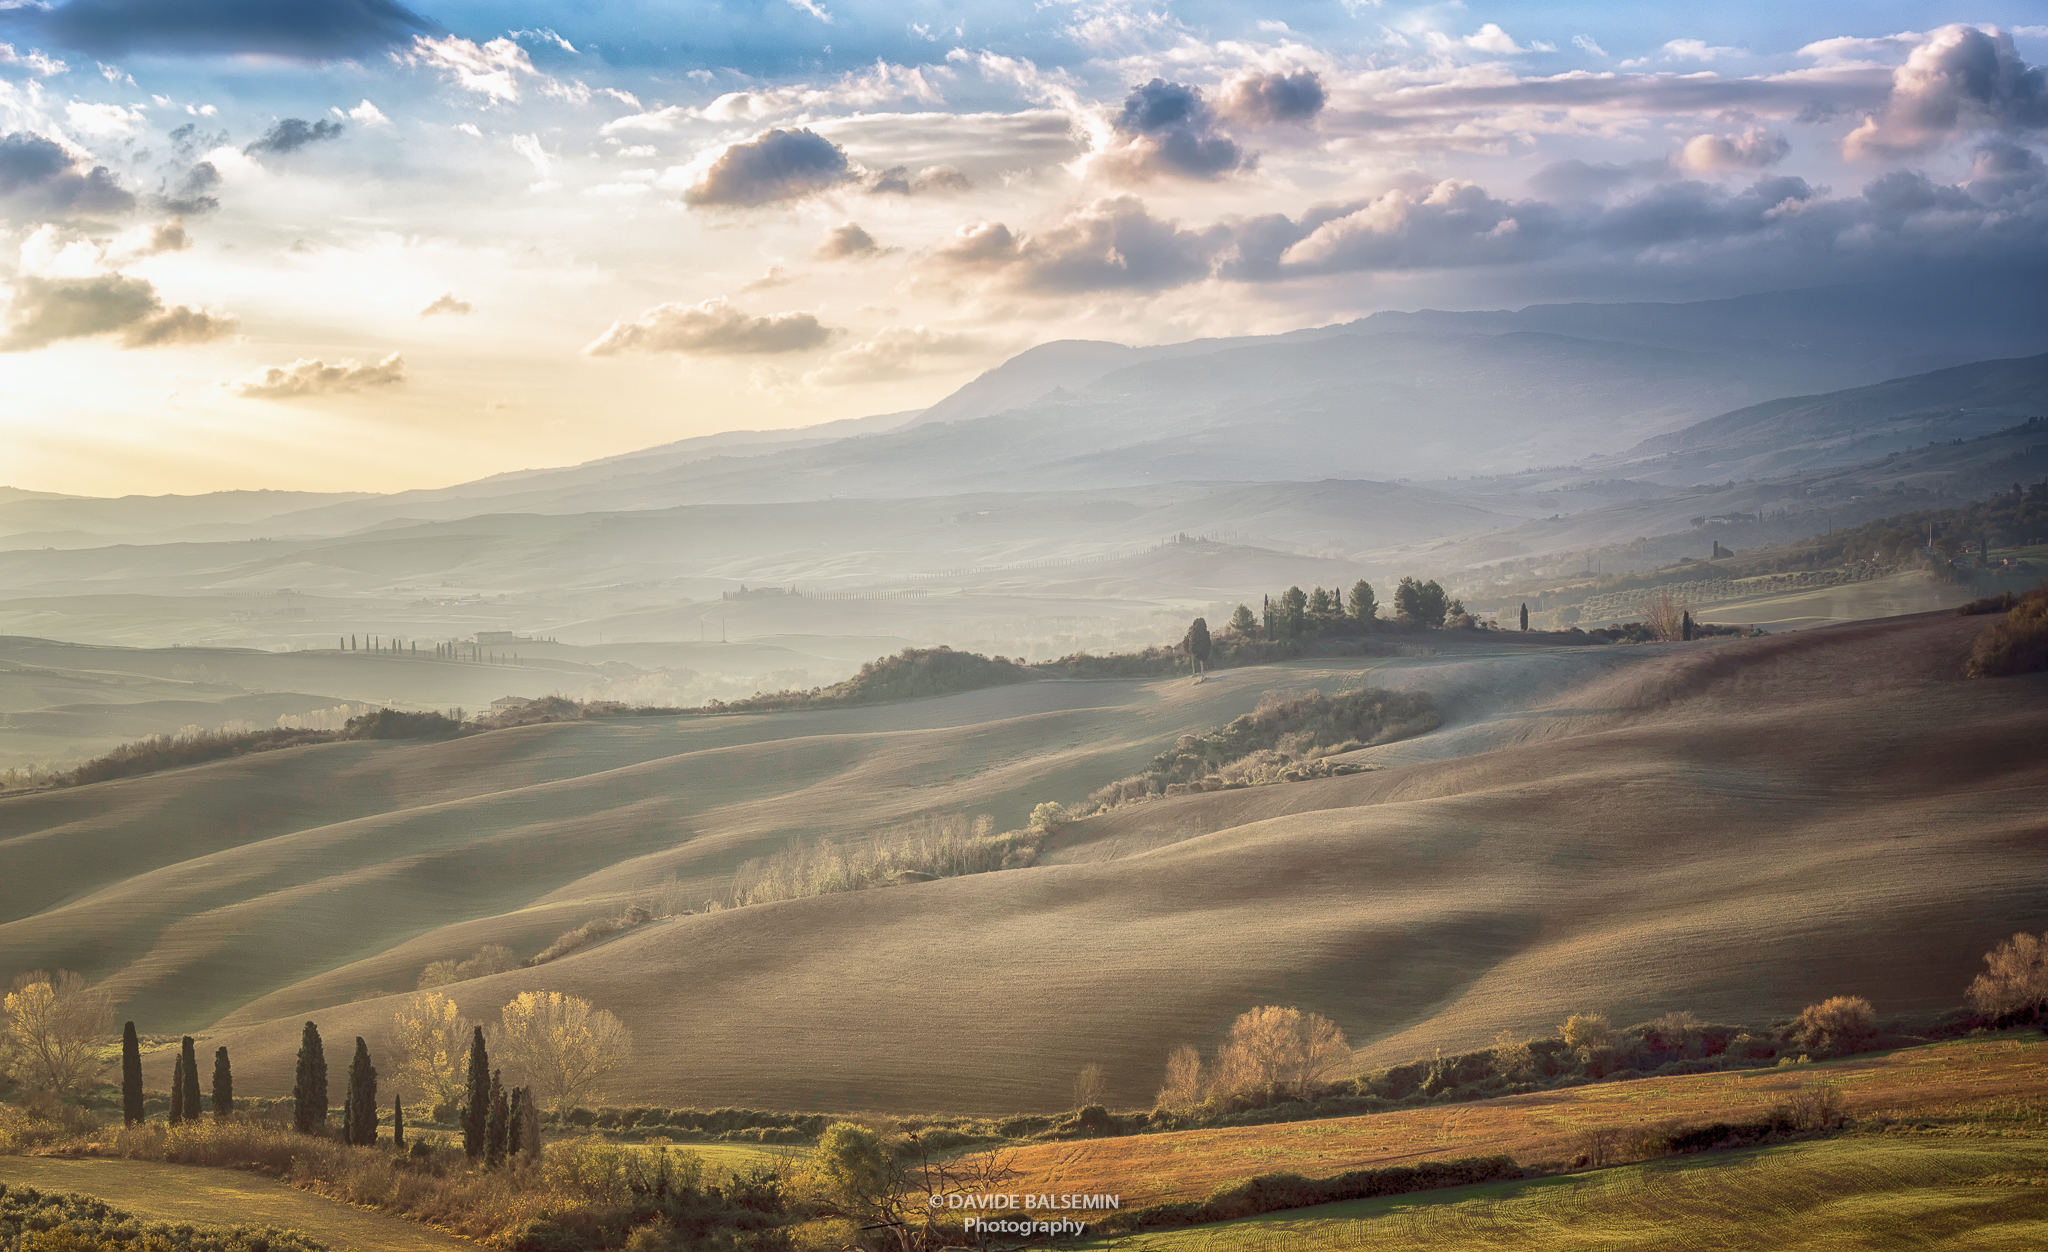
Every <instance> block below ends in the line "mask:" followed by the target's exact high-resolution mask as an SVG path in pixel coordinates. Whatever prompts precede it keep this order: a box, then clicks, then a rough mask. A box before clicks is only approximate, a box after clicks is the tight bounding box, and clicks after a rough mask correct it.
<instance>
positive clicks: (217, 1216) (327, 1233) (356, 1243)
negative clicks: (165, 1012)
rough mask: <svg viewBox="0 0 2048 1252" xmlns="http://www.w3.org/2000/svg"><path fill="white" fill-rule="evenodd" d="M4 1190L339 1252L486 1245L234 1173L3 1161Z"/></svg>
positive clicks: (450, 1251) (416, 1251)
mask: <svg viewBox="0 0 2048 1252" xmlns="http://www.w3.org/2000/svg"><path fill="white" fill-rule="evenodd" d="M0 1183H6V1184H7V1185H9V1186H30V1187H35V1188H37V1189H38V1190H42V1191H76V1192H81V1193H83V1194H85V1195H90V1196H97V1197H98V1198H100V1199H102V1200H105V1201H106V1202H107V1203H109V1204H111V1205H113V1206H114V1207H116V1208H122V1209H127V1210H129V1211H130V1212H132V1213H134V1214H135V1215H136V1216H138V1217H142V1218H145V1219H148V1220H151V1221H167V1222H191V1223H193V1224H195V1225H201V1224H227V1223H247V1224H250V1225H269V1226H289V1227H293V1228H295V1229H297V1230H299V1231H302V1232H304V1233H305V1234H308V1235H311V1236H312V1237H313V1238H315V1239H318V1240H320V1241H321V1242H322V1243H325V1244H327V1245H328V1246H329V1247H331V1248H334V1249H335V1250H336V1252H457V1250H458V1249H464V1248H469V1249H474V1248H476V1247H477V1246H478V1245H477V1244H475V1243H472V1242H470V1241H469V1240H467V1239H460V1238H457V1237H456V1236H454V1235H448V1234H443V1233H441V1232H440V1231H438V1230H434V1229H433V1228H431V1227H428V1226H422V1225H420V1224H419V1223H418V1222H409V1221H406V1220H405V1219H404V1218H399V1217H390V1216H387V1215H385V1214H383V1213H373V1212H370V1211H368V1210H365V1209H358V1208H353V1207H351V1206H349V1205H346V1204H342V1203H339V1202H337V1201H334V1200H329V1199H326V1198H324V1197H322V1196H317V1195H314V1194H313V1193H312V1192H310V1191H302V1190H300V1189H299V1188H297V1187H294V1186H292V1185H291V1184H290V1183H286V1182H278V1181H276V1180H275V1179H270V1178H264V1177H261V1176H258V1175H253V1174H244V1173H238V1172H236V1171H234V1170H226V1169H205V1168H202V1167H199V1166H194V1165H158V1164H155V1163H153V1162H148V1161H112V1160H61V1159H57V1158H54V1157H26V1156H0Z"/></svg>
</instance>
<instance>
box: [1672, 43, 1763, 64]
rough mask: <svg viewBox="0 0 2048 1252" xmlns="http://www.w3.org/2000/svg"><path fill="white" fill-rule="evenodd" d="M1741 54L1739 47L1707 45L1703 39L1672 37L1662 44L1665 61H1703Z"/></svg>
mask: <svg viewBox="0 0 2048 1252" xmlns="http://www.w3.org/2000/svg"><path fill="white" fill-rule="evenodd" d="M1743 55H1745V54H1744V53H1743V51H1742V49H1740V48H1714V47H1709V46H1708V44H1707V41H1706V40H1704V39H1673V40H1670V41H1669V42H1667V43H1666V44H1665V45H1664V59H1665V60H1667V61H1701V62H1705V61H1716V60H1719V59H1720V58H1722V57H1739V56H1743Z"/></svg>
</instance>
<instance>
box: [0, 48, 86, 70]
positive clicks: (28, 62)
mask: <svg viewBox="0 0 2048 1252" xmlns="http://www.w3.org/2000/svg"><path fill="white" fill-rule="evenodd" d="M0 65H18V66H20V67H21V68H22V69H25V70H27V71H28V72H29V73H31V74H33V75H35V76H36V77H37V78H55V77H56V76H57V75H59V74H62V73H64V72H66V71H67V70H69V69H70V68H71V67H70V66H68V65H66V64H64V62H62V61H59V60H58V59H57V58H55V57H52V56H45V55H43V53H42V51H41V50H39V49H34V48H32V49H30V50H29V51H27V52H19V51H16V50H15V47H14V45H13V44H11V43H0Z"/></svg>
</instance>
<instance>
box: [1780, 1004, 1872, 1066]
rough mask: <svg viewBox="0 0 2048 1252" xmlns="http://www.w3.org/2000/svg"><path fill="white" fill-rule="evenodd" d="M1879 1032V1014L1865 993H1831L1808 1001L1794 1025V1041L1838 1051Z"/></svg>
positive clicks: (1803, 1044) (1811, 1046) (1806, 1045)
mask: <svg viewBox="0 0 2048 1252" xmlns="http://www.w3.org/2000/svg"><path fill="white" fill-rule="evenodd" d="M1876 1033H1877V1014H1876V1012H1875V1011H1873V1010H1872V1009H1871V1007H1870V1001H1868V1000H1866V999H1864V998H1863V997H1862V996H1832V997H1830V998H1828V999H1826V1000H1823V1001H1821V1002H1820V1003H1819V1004H1809V1005H1807V1006H1806V1008H1805V1009H1804V1010H1803V1011H1802V1012H1801V1013H1800V1014H1799V1019H1798V1020H1797V1021H1795V1022H1794V1023H1793V1024H1792V1040H1793V1042H1795V1043H1798V1044H1800V1045H1802V1046H1805V1047H1809V1048H1816V1049H1821V1050H1825V1051H1831V1052H1838V1051H1843V1050H1846V1049H1848V1048H1852V1047H1854V1046H1855V1045H1856V1044H1858V1043H1861V1042H1862V1041H1863V1040H1865V1039H1868V1038H1869V1037H1870V1036H1872V1035H1874V1034H1876Z"/></svg>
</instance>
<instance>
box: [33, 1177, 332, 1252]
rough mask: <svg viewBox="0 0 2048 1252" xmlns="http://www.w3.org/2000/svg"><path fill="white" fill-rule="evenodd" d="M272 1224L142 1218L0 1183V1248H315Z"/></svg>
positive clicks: (202, 1251) (112, 1251) (262, 1251)
mask: <svg viewBox="0 0 2048 1252" xmlns="http://www.w3.org/2000/svg"><path fill="white" fill-rule="evenodd" d="M326 1247H327V1245H326V1244H324V1243H320V1242H319V1241H317V1240H315V1239H313V1238H311V1237H309V1236H307V1235H305V1234H302V1233H300V1232H299V1231H296V1230H287V1229H281V1228H279V1227H276V1226H243V1225H234V1226H197V1227H195V1226H191V1225H188V1224H172V1223H169V1222H144V1221H143V1220H142V1219H141V1218H139V1217H137V1216H136V1215H135V1214H133V1213H130V1212H127V1211H125V1210H123V1209H117V1208H114V1207H112V1206H111V1205H109V1204H108V1203H107V1202H106V1201H104V1200H100V1199H96V1198H94V1197H92V1196H86V1195H73V1194H71V1193H68V1192H52V1191H39V1190H37V1189H36V1188H34V1187H20V1186H16V1187H9V1186H5V1185H0V1248H7V1249H11V1250H16V1252H101V1250H102V1249H105V1250H106V1252H144V1250H145V1249H146V1250H147V1252H320V1250H322V1249H325V1248H326Z"/></svg>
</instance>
